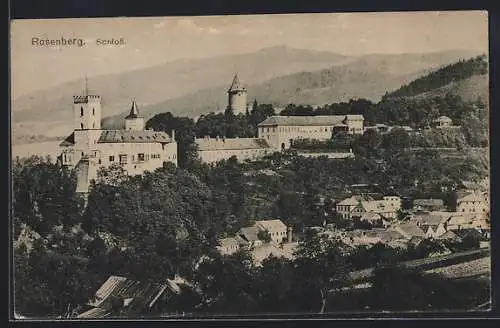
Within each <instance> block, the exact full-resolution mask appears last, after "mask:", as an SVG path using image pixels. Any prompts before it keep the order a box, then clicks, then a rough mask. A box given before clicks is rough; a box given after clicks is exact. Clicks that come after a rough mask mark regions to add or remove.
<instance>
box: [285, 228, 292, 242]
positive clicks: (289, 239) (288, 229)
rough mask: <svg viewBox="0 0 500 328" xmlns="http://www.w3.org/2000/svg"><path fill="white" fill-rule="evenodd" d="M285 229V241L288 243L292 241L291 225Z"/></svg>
mask: <svg viewBox="0 0 500 328" xmlns="http://www.w3.org/2000/svg"><path fill="white" fill-rule="evenodd" d="M286 230H287V231H286V237H287V241H288V242H289V243H291V242H292V241H293V235H292V227H291V226H288V227H287V228H286Z"/></svg>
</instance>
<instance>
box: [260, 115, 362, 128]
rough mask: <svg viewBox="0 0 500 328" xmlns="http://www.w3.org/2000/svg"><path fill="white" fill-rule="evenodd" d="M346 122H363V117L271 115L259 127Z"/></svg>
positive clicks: (332, 124)
mask: <svg viewBox="0 0 500 328" xmlns="http://www.w3.org/2000/svg"><path fill="white" fill-rule="evenodd" d="M347 120H352V121H363V120H364V118H363V115H317V116H281V115H273V116H270V117H268V118H267V119H265V120H264V121H263V122H261V123H260V124H259V126H277V125H284V126H295V125H299V126H301V125H305V126H325V125H331V126H334V125H339V124H344V123H345V122H346V121H347Z"/></svg>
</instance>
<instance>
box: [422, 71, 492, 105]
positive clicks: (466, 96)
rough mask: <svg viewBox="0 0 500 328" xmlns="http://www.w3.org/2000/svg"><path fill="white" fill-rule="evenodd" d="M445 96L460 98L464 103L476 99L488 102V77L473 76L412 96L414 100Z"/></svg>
mask: <svg viewBox="0 0 500 328" xmlns="http://www.w3.org/2000/svg"><path fill="white" fill-rule="evenodd" d="M447 94H452V95H456V96H460V97H461V98H462V99H463V100H464V101H466V102H469V101H475V100H477V98H478V97H480V98H481V99H483V100H484V101H486V102H488V100H489V79H488V75H474V76H471V77H469V78H466V79H464V80H460V81H457V82H452V83H449V84H447V85H445V86H442V87H440V88H437V89H434V90H431V91H427V92H424V93H421V94H419V95H416V96H414V98H415V99H423V98H433V97H444V96H446V95H447Z"/></svg>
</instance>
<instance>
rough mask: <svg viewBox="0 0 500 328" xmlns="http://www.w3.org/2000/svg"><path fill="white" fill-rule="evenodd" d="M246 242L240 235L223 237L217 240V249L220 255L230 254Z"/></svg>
mask: <svg viewBox="0 0 500 328" xmlns="http://www.w3.org/2000/svg"><path fill="white" fill-rule="evenodd" d="M246 244H247V242H246V241H245V240H243V238H241V237H240V236H235V237H229V238H223V239H221V240H219V246H217V250H218V251H219V253H221V254H222V255H231V254H234V253H235V252H237V251H238V250H239V249H240V248H242V247H244V246H245V245H246Z"/></svg>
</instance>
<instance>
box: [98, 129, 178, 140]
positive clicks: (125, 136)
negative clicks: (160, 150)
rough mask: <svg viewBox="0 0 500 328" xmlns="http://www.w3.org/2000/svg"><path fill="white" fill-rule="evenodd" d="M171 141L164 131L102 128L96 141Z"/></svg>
mask: <svg viewBox="0 0 500 328" xmlns="http://www.w3.org/2000/svg"><path fill="white" fill-rule="evenodd" d="M155 142H158V143H171V142H173V140H172V138H171V137H170V136H169V135H168V134H167V133H165V132H158V131H149V130H146V131H134V130H103V131H102V133H101V136H100V137H99V139H98V140H97V143H155Z"/></svg>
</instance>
